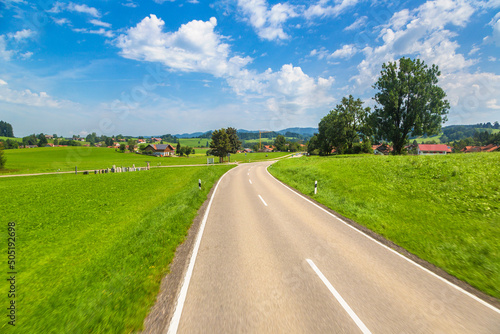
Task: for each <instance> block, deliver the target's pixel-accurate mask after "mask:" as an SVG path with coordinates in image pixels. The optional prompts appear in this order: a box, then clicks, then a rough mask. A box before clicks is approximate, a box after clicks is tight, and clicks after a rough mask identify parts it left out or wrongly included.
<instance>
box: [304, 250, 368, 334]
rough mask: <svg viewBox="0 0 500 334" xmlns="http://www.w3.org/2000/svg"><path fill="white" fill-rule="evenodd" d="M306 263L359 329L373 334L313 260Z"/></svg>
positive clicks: (366, 333)
mask: <svg viewBox="0 0 500 334" xmlns="http://www.w3.org/2000/svg"><path fill="white" fill-rule="evenodd" d="M306 261H307V263H309V265H310V266H311V268H312V269H313V270H314V272H315V273H316V275H318V277H319V278H320V279H321V281H323V283H324V284H325V285H326V287H327V288H328V290H330V292H331V293H332V295H333V296H334V297H335V299H337V301H338V302H339V303H340V305H342V307H343V308H344V310H346V312H347V313H348V314H349V316H350V317H351V319H352V320H354V322H355V323H356V325H357V326H358V327H359V329H361V331H362V332H363V333H365V334H371V332H370V330H369V329H368V328H367V327H366V326H365V324H364V323H363V321H361V319H359V317H358V316H357V315H356V313H354V311H353V310H352V309H351V307H350V306H349V305H348V304H347V303H346V301H345V300H344V298H342V296H341V295H340V294H339V293H338V292H337V290H335V288H334V287H333V285H332V284H331V283H330V282H329V281H328V280H327V279H326V277H325V275H323V273H322V272H321V271H320V270H319V269H318V267H316V265H315V264H314V262H313V261H312V260H310V259H306Z"/></svg>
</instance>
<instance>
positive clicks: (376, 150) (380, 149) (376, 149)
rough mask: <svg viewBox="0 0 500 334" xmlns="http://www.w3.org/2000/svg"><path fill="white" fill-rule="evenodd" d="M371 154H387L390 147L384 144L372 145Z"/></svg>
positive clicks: (390, 150) (390, 149) (389, 151)
mask: <svg viewBox="0 0 500 334" xmlns="http://www.w3.org/2000/svg"><path fill="white" fill-rule="evenodd" d="M372 149H373V154H379V155H387V154H389V153H391V152H392V147H391V146H389V145H386V144H379V145H372Z"/></svg>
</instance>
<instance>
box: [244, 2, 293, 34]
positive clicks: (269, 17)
mask: <svg viewBox="0 0 500 334" xmlns="http://www.w3.org/2000/svg"><path fill="white" fill-rule="evenodd" d="M238 7H239V8H240V10H241V12H242V13H243V14H244V15H245V16H246V17H247V20H248V22H249V23H250V25H251V26H252V27H253V28H254V29H255V31H256V32H257V35H258V36H259V37H260V38H262V39H266V40H269V41H272V40H284V39H288V38H290V36H289V35H288V34H286V33H285V31H284V30H283V25H284V24H285V22H286V21H287V20H288V19H290V18H293V17H297V16H298V14H297V13H296V11H295V7H294V6H292V5H290V4H288V3H284V4H283V3H278V4H276V5H274V6H272V7H271V9H269V8H268V7H269V6H268V4H267V1H266V0H239V1H238Z"/></svg>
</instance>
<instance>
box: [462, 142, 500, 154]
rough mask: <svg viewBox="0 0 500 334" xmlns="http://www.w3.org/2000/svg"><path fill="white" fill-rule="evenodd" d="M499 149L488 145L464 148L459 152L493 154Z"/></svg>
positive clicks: (493, 145)
mask: <svg viewBox="0 0 500 334" xmlns="http://www.w3.org/2000/svg"><path fill="white" fill-rule="evenodd" d="M499 148H500V146H497V145H495V144H489V145H486V146H465V147H464V148H463V149H461V151H462V152H464V153H475V152H494V151H496V150H498V149H499Z"/></svg>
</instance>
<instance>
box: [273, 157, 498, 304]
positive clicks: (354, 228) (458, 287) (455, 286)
mask: <svg viewBox="0 0 500 334" xmlns="http://www.w3.org/2000/svg"><path fill="white" fill-rule="evenodd" d="M269 166H271V165H269ZM269 166H267V167H266V171H267V173H268V174H269V175H270V176H271V177H272V178H273V179H275V180H276V181H278V183H280V184H281V185H282V186H283V187H285V188H287V189H288V190H290V191H291V192H293V193H294V194H296V195H297V196H299V197H301V198H302V199H304V200H306V201H307V202H309V203H311V204H312V205H314V206H316V207H317V208H319V209H321V210H323V211H324V212H326V213H327V214H329V215H330V216H332V217H334V218H336V219H337V220H339V221H340V222H342V223H343V224H344V225H346V226H348V227H350V228H351V229H353V230H354V231H356V232H358V233H360V234H362V235H364V236H365V237H367V238H368V239H371V240H372V241H374V242H376V243H377V244H379V245H380V246H382V247H384V248H386V249H387V250H389V251H391V252H392V253H394V254H396V255H397V256H399V257H401V258H402V259H405V260H406V261H408V262H409V263H411V264H414V265H415V266H417V267H418V268H420V269H422V270H423V271H425V272H427V273H428V274H431V275H432V276H434V277H435V278H437V279H439V280H440V281H442V282H444V283H446V284H448V285H449V286H451V287H453V288H455V289H456V290H458V291H460V292H462V293H463V294H465V295H467V296H469V297H470V298H472V299H474V300H475V301H477V302H478V303H480V304H482V305H483V306H486V307H487V308H489V309H490V310H492V311H493V312H496V313H498V314H500V309H498V308H497V307H496V306H494V305H492V304H490V303H488V302H486V301H484V300H483V299H481V298H479V297H477V296H475V295H474V294H472V293H470V292H468V291H466V290H465V289H463V288H462V287H460V286H458V285H456V284H455V283H453V282H450V281H449V280H447V279H445V278H443V277H441V276H439V275H438V274H436V273H435V272H433V271H431V270H429V269H427V268H425V267H424V266H422V265H421V264H419V263H417V262H415V261H414V260H412V259H410V258H408V257H406V256H404V255H403V254H401V253H398V252H397V251H396V250H394V249H392V248H390V247H388V246H387V245H384V244H383V243H382V242H380V241H379V240H377V239H375V238H373V237H372V236H370V235H368V234H366V233H365V232H364V231H361V230H360V229H358V228H356V227H355V226H352V225H351V224H348V223H347V222H345V221H344V220H343V219H341V218H339V217H337V216H336V215H334V214H333V213H331V212H330V211H328V210H326V209H325V208H323V207H321V206H320V205H319V204H317V203H314V202H313V201H312V200H311V199H309V198H307V197H305V196H304V195H302V194H301V193H300V192H299V191H298V190H296V189H294V188H292V187H290V186H288V185H286V184H285V183H283V182H281V181H280V180H278V179H277V178H276V177H274V175H272V174H271V173H269V170H268V168H269ZM422 261H425V260H422Z"/></svg>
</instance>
